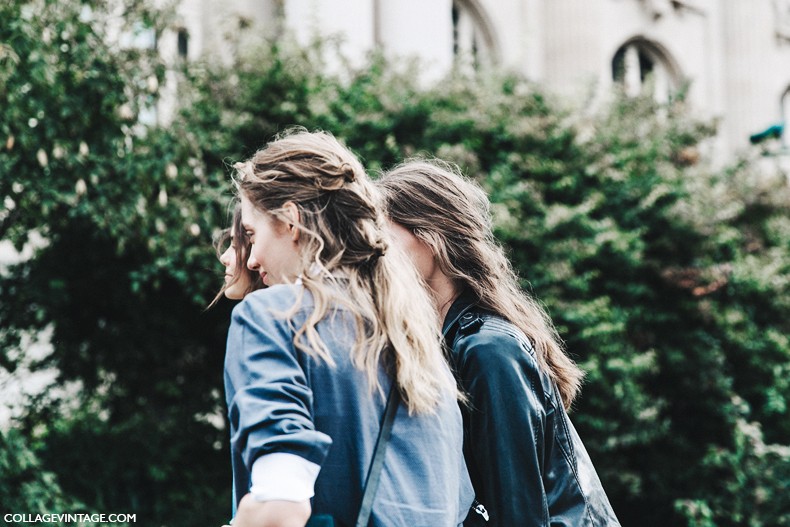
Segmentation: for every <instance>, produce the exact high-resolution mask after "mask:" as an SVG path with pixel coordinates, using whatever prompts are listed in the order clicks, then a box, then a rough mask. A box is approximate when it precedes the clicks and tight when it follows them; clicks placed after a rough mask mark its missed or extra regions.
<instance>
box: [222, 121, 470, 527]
mask: <svg viewBox="0 0 790 527" xmlns="http://www.w3.org/2000/svg"><path fill="white" fill-rule="evenodd" d="M236 181H237V185H238V189H239V195H240V198H241V211H242V224H243V227H244V230H245V233H246V235H247V236H248V237H249V240H250V242H251V249H250V256H249V259H248V261H247V265H248V267H249V268H250V269H252V270H254V271H256V272H257V273H258V274H259V275H260V276H261V278H262V280H263V283H264V284H265V285H267V286H268V287H267V288H266V289H262V290H259V291H256V292H253V293H250V294H248V295H247V296H246V297H245V298H244V300H243V301H242V302H241V303H240V304H239V305H238V306H236V308H235V309H234V311H233V317H232V322H231V327H230V331H229V335H228V346H227V355H226V359H225V388H226V399H227V404H228V412H229V414H228V415H229V418H230V433H231V448H232V466H233V476H234V495H235V500H234V503H235V505H236V507H235V508H236V510H235V519H234V521H233V526H234V527H249V526H264V525H266V526H268V525H272V526H275V525H276V526H286V525H288V526H290V525H297V526H303V525H304V524H305V522H306V521H307V520H308V517H309V516H310V515H311V513H312V514H313V515H318V514H321V515H331V516H332V518H333V520H334V524H335V525H339V526H352V525H354V524H355V521H356V517H357V513H358V511H359V509H360V500H361V496H362V489H363V486H364V484H365V478H366V474H367V473H368V467H369V464H370V460H371V458H372V455H373V447H374V445H375V443H376V438H377V435H378V432H379V427H380V423H381V422H382V414H383V412H384V407H385V399H386V395H387V394H388V393H389V391H390V388H391V387H392V386H394V387H395V391H396V392H397V394H398V395H399V397H400V400H401V401H402V403H401V404H400V407H399V408H398V410H397V413H396V414H395V421H394V425H393V428H392V437H391V440H390V442H389V447H388V450H387V451H386V457H385V462H384V467H383V470H382V472H381V482H380V486H379V487H378V492H377V494H376V496H375V501H374V502H373V509H372V517H371V522H370V525H374V526H408V527H420V526H424V527H441V526H455V525H458V524H460V523H461V522H462V521H463V519H464V517H465V516H466V513H467V511H468V507H469V505H470V504H471V501H472V491H471V485H470V483H469V480H468V475H467V473H466V469H465V466H464V464H463V456H462V454H461V448H462V435H463V434H462V422H461V416H460V412H459V411H458V405H457V396H458V393H457V388H456V385H455V382H454V380H453V377H452V374H451V373H450V371H449V368H448V367H447V365H446V364H445V362H444V360H443V356H442V351H441V349H440V344H439V328H438V323H437V322H436V317H435V312H434V310H433V307H432V305H431V302H430V298H429V297H428V295H427V294H426V292H425V290H424V289H423V288H422V287H421V286H420V280H419V278H418V276H417V274H416V272H415V271H414V269H413V267H412V266H411V265H410V264H409V262H408V260H407V259H406V257H405V256H403V255H402V254H401V252H400V251H398V250H397V248H393V247H388V244H387V242H386V241H385V233H384V222H385V220H384V217H383V214H382V209H381V203H380V196H379V193H378V191H377V189H376V188H375V187H374V185H373V184H372V182H371V181H370V180H369V178H368V176H367V175H366V173H365V171H364V169H363V168H362V166H361V164H360V163H359V161H358V160H357V159H356V158H355V157H354V155H353V154H351V152H349V151H348V150H347V149H346V148H344V147H343V146H342V145H341V144H340V143H339V142H338V141H337V140H335V139H334V138H333V137H332V136H331V135H329V134H326V133H308V132H304V131H301V132H292V133H290V134H288V135H285V136H283V137H281V138H279V139H277V140H275V141H273V142H272V143H270V144H269V145H267V146H266V147H265V148H263V149H262V150H260V151H258V152H257V153H256V154H255V155H254V156H252V158H251V159H250V160H249V161H247V162H245V163H240V164H238V165H236Z"/></svg>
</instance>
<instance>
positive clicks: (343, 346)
mask: <svg viewBox="0 0 790 527" xmlns="http://www.w3.org/2000/svg"><path fill="white" fill-rule="evenodd" d="M300 293H302V287H301V286H300V285H277V286H273V287H270V288H267V289H263V290H260V291H256V292H254V293H252V294H250V295H247V297H246V298H245V299H244V300H243V301H242V302H241V303H240V304H239V305H237V306H236V307H235V309H234V310H233V316H232V322H231V326H230V331H229V333H228V342H227V353H226V357H225V393H226V401H227V406H228V417H229V419H230V434H231V457H232V467H233V488H234V513H235V509H236V506H237V505H238V501H239V500H240V499H241V498H242V497H243V496H244V494H246V493H247V492H248V490H249V488H250V471H251V469H252V464H253V462H254V461H255V460H256V459H257V458H258V457H259V456H262V455H265V454H269V453H275V452H284V453H290V454H295V455H297V456H301V457H303V458H304V459H306V460H308V461H311V462H313V463H316V464H318V465H320V466H321V471H320V473H319V475H318V479H317V480H316V484H315V497H314V498H313V500H312V508H313V514H331V515H332V516H333V517H334V519H335V522H336V525H337V526H338V527H342V526H353V524H354V522H355V519H356V514H357V511H358V509H359V505H360V501H361V498H362V488H363V484H364V478H365V476H366V474H367V470H368V466H369V464H370V459H371V457H372V455H373V447H374V445H375V442H376V438H377V436H378V431H379V426H380V422H381V418H382V415H383V413H384V405H385V398H384V397H383V396H381V395H380V394H378V393H376V392H371V389H370V386H369V383H368V379H367V376H366V374H365V373H364V372H362V371H360V370H359V369H357V368H355V367H354V365H353V364H352V363H351V361H350V353H349V352H350V349H351V346H352V345H353V342H354V338H355V336H354V335H355V333H354V323H353V319H352V317H351V315H350V314H349V313H348V312H346V311H344V310H343V309H340V308H338V309H336V310H335V311H334V312H332V313H330V314H329V315H328V316H327V317H325V318H324V319H323V320H322V321H321V322H319V324H318V326H317V328H318V332H319V334H320V336H321V338H322V339H323V341H324V343H325V344H326V346H327V348H328V349H329V351H330V353H331V355H332V358H333V359H334V361H335V363H336V364H335V366H334V367H333V366H330V365H329V364H327V363H326V362H325V361H323V360H321V359H318V358H315V357H313V356H311V355H308V354H306V353H304V352H302V351H300V350H298V349H296V348H295V346H294V343H293V337H294V332H295V330H294V328H298V327H300V326H301V325H302V324H303V322H304V320H305V319H306V317H307V315H308V314H309V313H310V312H311V311H312V308H313V304H312V300H311V297H310V295H309V294H308V293H307V292H306V291H304V296H303V298H302V306H301V307H300V308H299V311H298V312H297V313H296V315H295V316H294V317H293V319H292V320H291V323H289V322H288V320H286V319H285V318H284V317H283V314H284V313H285V312H287V311H288V310H289V309H290V308H291V307H292V306H293V305H294V304H295V302H296V301H297V299H298V297H299V295H300ZM379 381H380V383H381V385H382V388H383V390H384V393H387V392H388V391H389V388H390V385H391V382H392V379H391V377H390V376H389V375H388V373H387V371H386V368H384V367H383V366H382V367H381V368H380V370H379ZM462 437H463V429H462V420H461V415H460V412H459V409H458V405H457V403H456V400H455V399H454V397H453V396H452V394H447V397H446V399H445V400H444V401H443V402H442V403H441V404H440V406H439V407H438V408H437V409H436V412H435V413H434V414H425V415H409V413H408V412H407V410H406V408H405V406H404V405H401V406H400V407H399V408H398V412H397V414H396V417H395V422H394V426H393V430H392V437H391V440H390V443H389V447H388V449H387V452H386V457H385V464H384V468H383V471H382V475H381V483H380V486H379V489H378V492H377V494H376V499H375V502H374V505H373V513H372V524H373V525H375V526H393V527H394V526H404V527H442V526H447V527H451V526H457V525H459V524H460V523H461V522H462V521H463V520H464V518H465V517H466V514H467V512H468V510H469V506H470V504H471V502H472V499H473V492H472V489H471V483H470V481H469V476H468V473H467V471H466V467H465V464H464V461H463V454H462Z"/></svg>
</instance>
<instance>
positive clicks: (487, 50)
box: [452, 0, 497, 68]
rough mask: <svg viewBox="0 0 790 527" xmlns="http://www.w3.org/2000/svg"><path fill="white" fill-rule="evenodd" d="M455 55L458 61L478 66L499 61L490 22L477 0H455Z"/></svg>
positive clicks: (453, 13)
mask: <svg viewBox="0 0 790 527" xmlns="http://www.w3.org/2000/svg"><path fill="white" fill-rule="evenodd" d="M452 9H453V11H452V16H453V55H454V56H455V59H456V62H458V63H460V64H462V65H468V66H472V67H474V68H478V67H480V66H483V65H489V64H492V63H495V62H497V57H496V55H497V51H496V44H495V42H494V38H493V33H492V31H491V30H490V24H489V23H488V20H487V17H486V16H485V13H484V11H483V10H482V8H481V7H480V5H479V4H478V2H477V1H476V0H453V8H452Z"/></svg>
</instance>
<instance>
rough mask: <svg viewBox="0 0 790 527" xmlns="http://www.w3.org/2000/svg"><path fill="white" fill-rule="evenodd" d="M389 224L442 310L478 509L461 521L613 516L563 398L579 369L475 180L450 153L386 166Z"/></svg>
mask: <svg viewBox="0 0 790 527" xmlns="http://www.w3.org/2000/svg"><path fill="white" fill-rule="evenodd" d="M379 185H380V187H381V188H382V189H383V191H384V195H385V199H386V207H387V213H388V215H389V218H390V220H391V232H392V234H393V237H394V239H395V241H396V242H397V243H398V244H400V245H401V246H402V247H403V248H404V249H405V250H406V252H407V253H408V254H409V255H410V256H411V258H412V260H413V261H414V263H415V265H416V266H417V268H418V269H419V271H420V274H421V275H422V277H423V279H424V280H425V282H426V284H427V286H428V287H429V289H430V291H431V294H432V296H433V299H434V303H435V306H436V309H437V310H438V311H439V314H440V317H441V318H442V319H443V320H444V324H443V334H444V339H445V344H446V346H447V349H448V352H449V354H450V359H451V363H452V364H453V367H454V370H455V373H456V375H457V377H458V380H459V382H460V384H461V386H462V387H463V389H464V390H465V392H466V394H467V396H468V404H466V405H463V406H462V412H463V416H464V454H465V457H466V462H467V466H468V468H469V474H470V476H471V478H472V484H473V486H474V489H475V492H476V496H477V501H478V502H479V504H478V505H477V506H476V509H477V511H478V512H479V513H480V514H474V513H472V514H470V515H469V519H468V520H467V522H465V524H464V525H483V524H485V525H489V526H497V527H515V526H518V527H532V526H548V525H552V526H553V525H558V526H559V525H567V526H570V525H573V526H574V527H582V526H600V527H603V526H608V527H612V526H617V525H619V523H618V522H617V519H616V517H615V515H614V512H613V511H612V508H611V506H610V505H609V501H608V499H607V497H606V494H605V493H604V490H603V488H602V487H601V483H600V481H599V479H598V476H597V475H596V472H595V469H594V467H593V465H592V463H591V461H590V458H589V457H588V455H587V452H586V450H585V448H584V445H583V444H582V442H581V440H580V439H579V436H578V435H577V434H576V431H575V430H574V428H573V425H572V424H571V422H570V420H569V419H568V415H567V413H566V409H567V408H569V407H570V405H571V402H572V401H573V399H574V397H575V396H576V394H577V392H578V390H579V385H580V382H581V379H582V372H581V371H580V370H579V368H578V367H577V366H576V365H575V364H574V363H573V362H572V361H571V360H570V359H569V358H568V357H567V356H566V355H565V353H564V352H563V349H562V346H561V344H560V339H559V337H558V335H557V333H556V331H555V329H554V327H553V325H552V323H551V321H550V320H549V317H548V315H547V314H546V312H545V311H544V310H543V309H542V308H541V307H540V305H539V304H538V303H537V302H536V301H535V300H534V299H533V298H531V297H530V296H529V295H527V294H526V293H524V292H523V291H522V290H521V289H520V288H519V285H518V279H517V277H516V274H515V273H514V271H513V269H512V267H511V265H510V262H509V261H508V260H507V258H506V256H505V254H504V251H503V250H502V248H501V247H500V246H499V245H498V244H497V243H496V241H495V239H494V235H493V233H492V228H491V217H490V214H489V207H490V204H489V201H488V198H487V196H486V194H485V193H484V192H483V190H482V189H481V188H479V187H478V186H477V185H475V184H474V183H473V182H471V181H469V180H467V179H465V178H464V177H462V176H461V175H460V174H459V173H458V172H457V170H456V169H455V168H454V167H452V166H451V165H449V164H446V163H442V162H439V161H432V162H428V161H413V162H408V163H406V164H403V165H401V166H399V167H396V168H395V169H393V170H392V171H390V172H389V173H387V174H384V175H383V177H382V178H381V180H380V182H379Z"/></svg>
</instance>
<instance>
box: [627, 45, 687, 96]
mask: <svg viewBox="0 0 790 527" xmlns="http://www.w3.org/2000/svg"><path fill="white" fill-rule="evenodd" d="M678 77H679V75H678V74H677V71H676V68H675V67H674V66H673V65H672V61H671V60H670V59H669V57H668V55H667V54H666V53H665V52H664V51H663V50H662V49H661V48H660V47H659V46H658V45H656V44H653V43H651V42H649V41H647V40H643V39H634V40H631V41H629V42H627V43H625V44H624V45H623V46H621V47H620V49H618V50H617V52H616V53H615V55H614V58H613V59H612V79H613V80H614V81H615V82H616V83H618V84H621V85H622V86H623V89H624V90H625V93H626V95H628V96H629V97H635V96H637V95H639V94H644V93H645V92H646V91H648V90H649V91H650V92H652V95H653V97H654V98H655V100H657V101H659V102H666V101H668V100H669V99H670V98H671V96H672V94H673V92H675V91H676V90H677V89H678Z"/></svg>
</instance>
